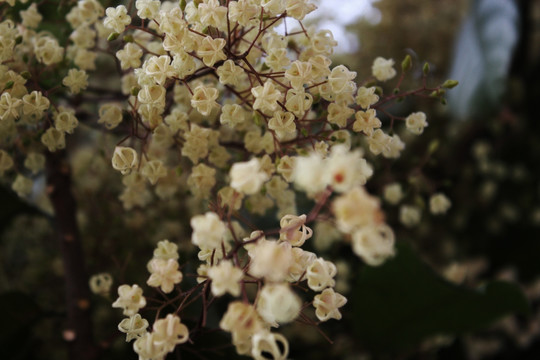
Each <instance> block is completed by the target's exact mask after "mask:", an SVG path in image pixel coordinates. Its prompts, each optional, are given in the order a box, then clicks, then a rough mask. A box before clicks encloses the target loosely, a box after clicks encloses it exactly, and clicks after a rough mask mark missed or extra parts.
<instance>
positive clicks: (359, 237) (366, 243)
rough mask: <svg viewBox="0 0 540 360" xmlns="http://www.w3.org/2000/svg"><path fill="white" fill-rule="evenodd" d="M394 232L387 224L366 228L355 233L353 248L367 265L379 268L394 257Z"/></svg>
mask: <svg viewBox="0 0 540 360" xmlns="http://www.w3.org/2000/svg"><path fill="white" fill-rule="evenodd" d="M394 241H395V238H394V232H393V231H392V229H391V228H390V227H389V226H388V225H386V224H380V225H374V226H366V227H363V228H361V229H359V230H357V231H355V232H354V233H353V237H352V246H353V251H354V253H355V254H356V255H358V256H360V257H361V258H362V260H364V261H365V262H366V263H367V264H369V265H372V266H377V265H380V264H382V263H383V262H384V261H385V260H386V259H387V258H389V257H391V256H393V255H394V252H395V250H394Z"/></svg>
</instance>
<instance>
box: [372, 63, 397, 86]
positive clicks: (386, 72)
mask: <svg viewBox="0 0 540 360" xmlns="http://www.w3.org/2000/svg"><path fill="white" fill-rule="evenodd" d="M371 72H372V74H373V76H375V78H376V79H377V80H379V81H387V80H390V79H392V78H393V77H394V76H396V70H395V69H394V60H392V59H385V58H382V57H378V58H376V59H375V61H373V65H372V66H371Z"/></svg>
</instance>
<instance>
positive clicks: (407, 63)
mask: <svg viewBox="0 0 540 360" xmlns="http://www.w3.org/2000/svg"><path fill="white" fill-rule="evenodd" d="M411 68H412V59H411V55H407V56H405V59H403V61H402V62H401V70H403V72H405V71H408V70H410V69H411Z"/></svg>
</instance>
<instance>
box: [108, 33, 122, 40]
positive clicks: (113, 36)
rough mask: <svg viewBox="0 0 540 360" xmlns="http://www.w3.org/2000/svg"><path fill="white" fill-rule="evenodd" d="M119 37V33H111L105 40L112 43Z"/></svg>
mask: <svg viewBox="0 0 540 360" xmlns="http://www.w3.org/2000/svg"><path fill="white" fill-rule="evenodd" d="M119 36H120V34H119V33H117V32H113V33H111V34H110V35H109V37H108V38H107V41H114V40H116V39H118V37H119Z"/></svg>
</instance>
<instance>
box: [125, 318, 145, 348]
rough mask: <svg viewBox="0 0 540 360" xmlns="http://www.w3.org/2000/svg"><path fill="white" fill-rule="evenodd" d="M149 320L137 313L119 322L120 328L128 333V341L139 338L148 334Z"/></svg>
mask: <svg viewBox="0 0 540 360" xmlns="http://www.w3.org/2000/svg"><path fill="white" fill-rule="evenodd" d="M147 327H148V320H146V319H143V318H142V317H141V315H140V314H135V315H132V316H130V317H129V318H126V319H124V320H122V321H121V322H120V324H118V330H120V331H121V332H123V333H126V342H130V341H131V340H133V339H137V338H139V337H141V336H143V335H144V334H146V332H147V330H146V328H147Z"/></svg>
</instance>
